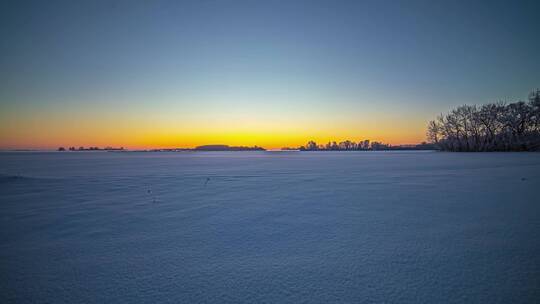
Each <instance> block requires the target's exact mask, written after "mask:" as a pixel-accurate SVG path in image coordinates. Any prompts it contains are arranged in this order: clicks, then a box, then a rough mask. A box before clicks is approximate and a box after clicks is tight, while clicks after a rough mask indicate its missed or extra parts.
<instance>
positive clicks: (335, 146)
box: [283, 140, 391, 151]
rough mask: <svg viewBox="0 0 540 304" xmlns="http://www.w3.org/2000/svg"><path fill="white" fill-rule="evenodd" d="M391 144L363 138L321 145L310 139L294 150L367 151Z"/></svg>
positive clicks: (386, 148)
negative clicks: (355, 140) (357, 140)
mask: <svg viewBox="0 0 540 304" xmlns="http://www.w3.org/2000/svg"><path fill="white" fill-rule="evenodd" d="M389 149H391V146H390V145H387V144H383V143H380V142H376V141H374V142H370V141H369V140H361V141H359V142H357V143H356V142H354V141H350V140H345V141H342V142H340V143H337V142H335V141H331V142H328V143H327V144H326V145H319V144H317V143H316V142H315V141H313V140H311V141H309V142H308V143H307V144H306V145H305V146H301V147H299V148H296V149H294V150H300V151H367V150H389ZM283 150H292V149H291V148H283Z"/></svg>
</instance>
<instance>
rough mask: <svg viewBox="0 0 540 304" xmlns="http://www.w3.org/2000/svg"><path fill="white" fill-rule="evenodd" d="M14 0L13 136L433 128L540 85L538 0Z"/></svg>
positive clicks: (110, 141) (339, 135)
mask: <svg viewBox="0 0 540 304" xmlns="http://www.w3.org/2000/svg"><path fill="white" fill-rule="evenodd" d="M84 2H86V3H83V1H65V2H59V1H36V2H29V1H2V2H1V4H0V35H1V41H0V148H4V149H9V148H55V147H58V146H72V145H73V146H80V145H85V146H89V145H92V146H105V145H112V146H125V147H131V148H147V147H192V146H196V145H200V144H211V143H223V144H230V145H255V144H256V145H260V146H263V147H267V148H279V147H283V146H298V145H300V144H304V143H305V142H306V141H307V140H309V139H315V140H317V141H319V142H321V143H323V142H327V141H328V140H338V141H339V140H343V139H351V140H354V141H357V140H360V139H371V140H379V141H384V142H388V143H392V144H406V143H417V142H420V141H423V140H425V126H426V123H427V121H428V120H429V119H431V118H433V117H434V116H435V115H437V114H438V113H441V112H446V111H448V110H449V109H451V108H452V107H454V106H456V105H460V104H464V103H468V104H474V103H478V104H479V103H486V102H491V101H496V100H508V101H511V100H515V99H525V98H526V96H527V94H528V92H529V91H530V90H532V89H534V88H538V87H539V86H540V55H539V54H540V17H539V15H538V12H539V11H540V1H444V2H443V1H203V0H200V1H84Z"/></svg>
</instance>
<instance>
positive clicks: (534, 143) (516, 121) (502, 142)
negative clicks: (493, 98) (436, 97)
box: [427, 90, 540, 152]
mask: <svg viewBox="0 0 540 304" xmlns="http://www.w3.org/2000/svg"><path fill="white" fill-rule="evenodd" d="M427 137H428V139H429V141H430V142H432V143H434V144H435V145H436V146H437V147H438V148H439V149H441V150H444V151H464V152H467V151H538V150H540V90H536V91H533V92H531V93H530V94H529V100H528V102H524V101H518V102H514V103H509V104H505V103H503V102H498V103H490V104H485V105H482V106H476V105H473V106H469V105H463V106H460V107H458V108H456V109H454V110H452V111H451V112H449V113H447V114H445V115H443V114H441V115H440V116H439V117H437V119H435V120H432V121H430V122H429V124H428V130H427Z"/></svg>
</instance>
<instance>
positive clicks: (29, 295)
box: [0, 152, 540, 303]
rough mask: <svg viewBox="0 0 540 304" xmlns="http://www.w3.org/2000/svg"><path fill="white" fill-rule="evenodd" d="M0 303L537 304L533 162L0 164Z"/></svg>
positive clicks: (1, 158)
mask: <svg viewBox="0 0 540 304" xmlns="http://www.w3.org/2000/svg"><path fill="white" fill-rule="evenodd" d="M0 174H1V175H0V228H1V229H0V302H1V303H539V302H540V198H539V197H540V196H539V193H540V154H539V153H536V154H535V153H437V152H350V153H348V152H336V153H333V152H322V153H321V152H304V153H299V152H201V153H189V152H186V153H104V152H72V153H68V152H65V153H0Z"/></svg>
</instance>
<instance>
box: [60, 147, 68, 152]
mask: <svg viewBox="0 0 540 304" xmlns="http://www.w3.org/2000/svg"><path fill="white" fill-rule="evenodd" d="M58 151H66V149H65V148H64V147H60V148H58Z"/></svg>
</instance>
